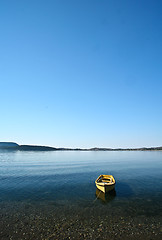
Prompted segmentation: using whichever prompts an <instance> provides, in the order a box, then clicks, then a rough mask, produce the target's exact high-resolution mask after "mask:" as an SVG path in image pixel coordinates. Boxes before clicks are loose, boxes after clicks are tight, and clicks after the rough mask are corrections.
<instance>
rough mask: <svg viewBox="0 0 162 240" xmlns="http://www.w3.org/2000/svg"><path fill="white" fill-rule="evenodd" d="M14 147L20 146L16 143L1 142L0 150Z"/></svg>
mask: <svg viewBox="0 0 162 240" xmlns="http://www.w3.org/2000/svg"><path fill="white" fill-rule="evenodd" d="M13 147H19V145H18V144H17V143H14V142H0V148H13Z"/></svg>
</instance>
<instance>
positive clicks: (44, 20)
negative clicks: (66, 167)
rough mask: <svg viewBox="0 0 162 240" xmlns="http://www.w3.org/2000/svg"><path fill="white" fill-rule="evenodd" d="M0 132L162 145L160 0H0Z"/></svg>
mask: <svg viewBox="0 0 162 240" xmlns="http://www.w3.org/2000/svg"><path fill="white" fill-rule="evenodd" d="M0 141H15V142H17V143H19V144H40V145H50V146H56V147H95V146H97V147H142V146H162V1H161V0H159V1H158V0H154V1H152V0H131V1H130V0H46V1H45V0H26V1H25V0H24V1H22V0H19V1H18V0H14V1H13V0H10V1H9V0H1V1H0Z"/></svg>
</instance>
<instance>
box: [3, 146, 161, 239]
mask: <svg viewBox="0 0 162 240" xmlns="http://www.w3.org/2000/svg"><path fill="white" fill-rule="evenodd" d="M100 174H112V175H113V176H114V177H115V179H116V187H115V191H114V192H113V193H110V194H107V195H106V197H105V196H102V194H99V193H98V192H96V187H95V183H94V181H95V179H96V178H97V177H98V176H99V175H100ZM161 189H162V152H161V151H152V152H151V151H144V152H140V151H139V152H138V151H134V152H125V151H121V152H79V151H63V152H61V151H56V152H20V151H10V152H8V151H0V210H1V225H0V238H1V239H10V238H11V239H22V238H23V239H32V238H33V239H69V237H70V238H74V239H82V238H83V239H86V238H88V239H90V238H93V239H94V238H95V239H107V238H106V236H107V235H106V234H102V233H103V231H104V233H109V236H111V235H112V236H113V237H114V238H115V236H116V237H117V239H119V238H121V239H124V238H125V239H126V236H127V237H128V238H130V234H132V232H133V231H135V232H136V234H137V233H139V234H138V237H140V236H141V239H142V237H145V238H147V237H153V238H154V239H155V237H156V239H158V237H159V239H160V234H161V229H160V223H161V210H162V191H161ZM105 219H107V222H109V226H107V225H106V223H105ZM56 222H57V224H56ZM25 223H26V224H25ZM65 223H66V224H65ZM6 224H8V226H6ZM114 224H115V225H114ZM122 224H123V225H122ZM117 225H118V227H117ZM129 225H130V227H129ZM27 226H28V227H27ZM29 226H30V227H29ZM80 226H82V228H80ZM99 226H100V227H99ZM113 226H115V229H114V230H113ZM126 226H127V227H126ZM131 226H132V227H131ZM139 226H140V227H139ZM151 226H152V227H151ZM128 227H129V228H128ZM32 228H33V231H31V229H32ZM147 228H148V230H147V231H146V229H147ZM43 229H44V230H43ZM97 229H101V231H98V230H97ZM117 229H118V230H117ZM123 229H125V230H123ZM129 229H130V232H129ZM131 229H132V230H131ZM23 234H24V235H23ZM115 234H116V235H115ZM119 234H120V235H119ZM123 234H124V235H123ZM94 236H95V237H94ZM131 237H132V235H131ZM132 239H133V238H132ZM148 239H150V238H148Z"/></svg>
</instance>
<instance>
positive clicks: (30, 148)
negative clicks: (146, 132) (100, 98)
mask: <svg viewBox="0 0 162 240" xmlns="http://www.w3.org/2000/svg"><path fill="white" fill-rule="evenodd" d="M0 149H7V150H19V151H157V150H162V147H150V148H145V147H143V148H97V147H95V148H85V149H83V148H55V147H48V146H37V145H18V144H17V143H14V142H0Z"/></svg>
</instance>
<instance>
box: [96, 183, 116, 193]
mask: <svg viewBox="0 0 162 240" xmlns="http://www.w3.org/2000/svg"><path fill="white" fill-rule="evenodd" d="M96 187H97V188H98V189H99V190H100V191H102V192H104V193H106V192H110V191H112V190H113V189H114V188H115V184H112V185H110V186H109V185H104V186H102V185H99V184H96Z"/></svg>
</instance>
